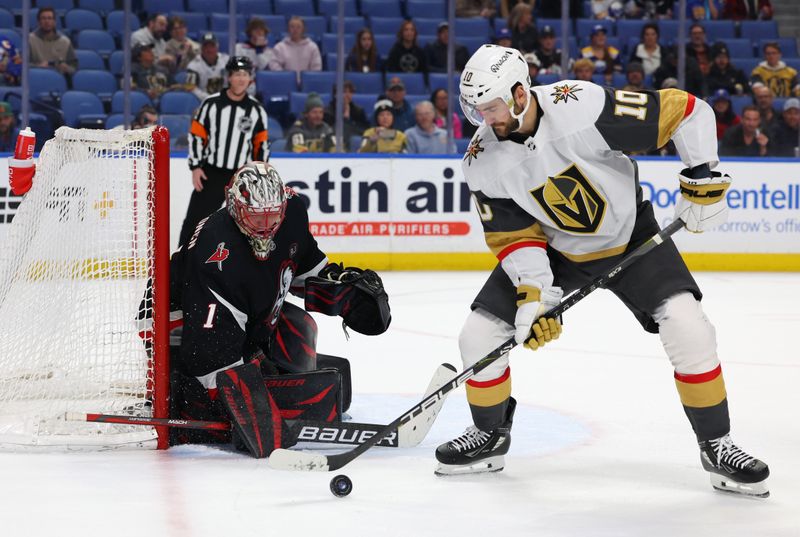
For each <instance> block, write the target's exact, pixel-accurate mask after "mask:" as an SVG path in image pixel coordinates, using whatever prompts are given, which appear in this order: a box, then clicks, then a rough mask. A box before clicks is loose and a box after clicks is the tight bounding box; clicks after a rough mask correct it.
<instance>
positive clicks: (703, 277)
mask: <svg viewBox="0 0 800 537" xmlns="http://www.w3.org/2000/svg"><path fill="white" fill-rule="evenodd" d="M696 276H697V279H698V282H699V283H700V286H701V288H702V289H703V291H704V293H705V299H704V308H705V311H706V313H707V314H708V316H709V318H710V319H711V320H712V322H713V323H714V324H715V325H716V327H717V337H718V340H719V353H720V358H721V359H722V362H723V370H724V372H725V380H726V384H727V388H728V395H729V402H730V409H731V415H732V420H733V432H732V434H733V438H734V440H735V441H736V442H737V443H738V444H740V445H741V446H742V447H744V448H745V449H746V450H748V451H749V452H751V453H752V454H754V455H756V456H758V457H761V458H763V459H764V460H765V461H766V462H768V463H769V465H770V467H771V470H772V474H773V475H772V477H771V478H770V481H769V483H770V489H771V492H772V496H771V497H770V498H769V499H767V500H764V501H762V500H751V499H745V498H739V497H733V496H730V495H726V494H722V493H718V492H714V491H713V490H712V489H711V486H710V484H709V481H708V477H707V475H706V474H705V472H703V471H702V469H701V467H700V461H699V456H698V451H697V448H696V447H695V444H694V440H693V435H692V434H691V432H690V428H689V424H688V422H687V420H686V418H685V416H684V415H683V410H682V408H681V405H680V403H679V400H678V396H677V393H676V390H675V387H674V382H673V379H672V368H671V367H670V365H669V362H668V360H667V359H666V357H664V355H663V352H662V350H661V345H660V342H659V339H658V337H657V336H653V335H650V334H647V333H645V332H643V331H641V330H640V328H639V326H638V324H637V323H636V321H635V320H634V318H633V316H632V315H631V314H630V313H628V312H627V310H625V308H624V307H623V306H622V305H621V304H619V303H618V302H617V301H616V299H615V298H614V297H613V295H611V294H610V293H608V292H606V291H598V292H596V293H595V294H594V295H592V296H590V297H589V298H587V299H586V300H584V301H583V302H581V303H580V304H579V305H577V306H576V307H574V308H573V309H572V310H571V311H570V312H569V313H568V314H567V315H566V317H565V326H564V334H563V335H562V338H561V339H560V340H559V341H557V342H556V343H555V344H553V345H548V347H547V348H545V349H544V350H543V351H539V352H536V353H531V352H527V351H523V350H515V351H514V352H513V353H512V360H511V362H512V371H513V383H514V388H513V392H514V395H515V396H516V397H517V399H518V400H519V402H520V406H519V408H518V409H517V414H516V419H515V424H514V431H513V444H512V447H511V453H510V454H509V456H508V457H507V466H506V469H505V470H504V471H503V472H500V473H498V474H485V475H481V476H462V477H451V478H437V477H435V476H434V475H433V468H434V466H435V460H434V457H433V450H434V448H435V446H436V445H437V444H438V443H439V442H441V441H444V440H447V439H449V438H451V437H453V436H455V435H458V434H460V433H461V432H462V431H463V429H464V427H465V426H466V425H467V424H468V411H467V408H466V402H465V398H464V395H463V390H459V391H457V392H455V393H454V394H453V395H452V396H451V397H450V399H448V401H447V403H446V404H445V406H444V409H443V411H442V413H441V415H440V416H439V419H438V421H437V423H436V424H435V425H434V427H433V429H432V431H431V434H430V435H429V437H428V438H427V439H426V440H425V441H424V442H423V443H422V445H421V446H419V447H417V448H414V449H406V450H391V449H381V448H374V449H373V450H371V451H369V452H367V453H366V454H365V455H364V456H363V457H361V458H359V459H357V460H356V461H354V462H353V463H352V464H350V465H349V466H346V467H345V468H344V469H343V471H342V472H340V473H346V474H347V475H349V476H350V477H351V478H352V479H353V484H354V490H353V493H352V494H351V495H350V496H348V497H347V498H344V499H337V498H335V497H334V496H333V495H332V494H331V493H330V492H329V490H328V483H329V481H330V479H331V478H332V477H333V475H334V474H326V473H292V472H279V471H275V470H271V469H269V468H268V467H267V465H266V463H265V462H264V461H258V460H254V459H251V458H249V457H247V456H244V455H240V454H237V453H231V452H227V451H223V450H219V449H214V448H210V447H204V446H191V447H181V448H176V449H172V450H169V451H166V452H154V451H125V452H106V453H74V454H30V455H28V454H9V453H2V454H0V476H1V478H2V486H0V535H1V536H3V537H16V536H46V537H51V536H59V537H64V536H81V537H93V536H98V537H108V536H114V537H123V536H134V535H135V536H144V535H148V536H169V537H204V536H209V537H212V536H213V537H219V536H232V537H246V536H259V537H262V536H263V537H267V536H269V537H295V536H305V535H309V536H310V535H313V536H319V535H326V536H331V537H332V536H343V535H351V536H356V537H358V536H362V535H380V536H381V537H389V536H395V535H396V536H403V537H415V536H428V535H430V536H437V537H438V536H454V537H461V536H473V535H491V536H492V537H512V536H513V537H515V536H521V535H524V536H528V535H532V536H533V535H535V536H537V537H538V536H543V537H546V536H580V537H587V536H613V537H617V536H631V537H656V536H664V537H667V536H669V537H674V536H681V537H695V536H706V535H725V536H726V537H734V536H742V537H767V536H786V537H789V536H797V535H800V461H799V460H798V458H799V457H800V455H798V454H800V426H798V416H797V414H798V411H800V389H798V387H799V386H800V351H799V350H798V345H797V343H796V341H797V331H798V330H799V329H800V313H798V308H797V304H798V303H800V275H795V274H729V273H725V274H721V273H699V274H697V275H696ZM484 278H485V274H483V273H478V272H468V273H413V272H409V273H388V274H385V275H384V279H385V282H386V286H387V288H388V290H389V294H390V297H391V304H392V315H393V321H392V327H391V329H390V330H389V332H388V333H387V334H385V335H383V336H380V337H377V338H369V337H366V336H361V335H359V334H354V333H352V332H351V338H350V340H349V341H346V340H345V338H344V336H343V334H342V332H341V329H340V323H339V322H337V320H336V319H328V318H324V317H322V318H321V317H318V321H319V324H320V337H319V345H318V347H319V349H320V351H322V352H326V353H329V354H339V355H342V356H347V357H348V358H350V359H351V360H352V363H353V377H354V378H353V383H354V391H355V395H354V402H353V407H352V411H351V414H352V415H353V417H354V419H356V420H358V421H377V422H386V421H389V420H391V419H393V418H394V417H396V416H397V415H398V414H399V413H400V412H402V411H404V410H405V409H406V408H408V407H410V406H412V405H413V404H414V403H415V402H416V401H417V399H418V397H419V395H420V394H421V393H422V391H423V390H424V389H425V386H426V385H427V382H428V380H429V379H430V375H431V374H432V373H433V370H434V368H435V366H436V365H437V364H439V363H441V362H445V361H447V362H450V363H453V364H454V365H456V366H457V367H458V369H459V370H460V369H461V364H460V360H459V357H458V350H457V342H456V338H457V334H458V330H459V328H460V325H461V323H462V321H463V319H464V317H465V315H466V312H467V310H468V306H469V302H470V300H471V299H472V297H473V296H474V294H475V293H476V291H477V290H478V288H479V287H480V285H481V284H482V282H483V279H484Z"/></svg>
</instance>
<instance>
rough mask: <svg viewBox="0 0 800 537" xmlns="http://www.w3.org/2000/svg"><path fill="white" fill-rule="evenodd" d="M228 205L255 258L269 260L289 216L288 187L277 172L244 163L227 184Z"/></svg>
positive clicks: (264, 164)
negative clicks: (281, 226) (278, 233)
mask: <svg viewBox="0 0 800 537" xmlns="http://www.w3.org/2000/svg"><path fill="white" fill-rule="evenodd" d="M225 203H226V206H227V208H228V213H229V214H230V215H231V217H232V218H233V219H234V221H235V222H236V225H237V226H239V229H240V230H241V232H242V233H244V234H245V235H247V238H248V240H249V241H250V246H252V247H253V252H254V253H255V255H256V258H257V259H259V260H261V261H263V260H265V259H267V257H268V256H269V253H270V251H272V250H274V249H275V243H274V242H273V241H272V239H273V237H274V236H275V234H276V233H277V232H278V228H279V227H280V225H281V222H283V217H284V215H285V214H286V188H285V187H284V186H283V181H282V180H281V176H280V175H278V171H277V170H276V169H275V168H273V167H272V165H271V164H268V163H266V162H251V163H249V164H245V165H244V166H242V167H241V168H239V169H238V170H237V171H236V173H235V174H234V175H233V178H232V179H231V182H230V183H229V184H228V188H227V191H226V199H225Z"/></svg>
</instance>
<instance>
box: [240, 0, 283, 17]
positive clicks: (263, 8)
mask: <svg viewBox="0 0 800 537" xmlns="http://www.w3.org/2000/svg"><path fill="white" fill-rule="evenodd" d="M236 9H237V10H238V12H239V13H241V14H242V15H245V16H250V15H272V14H273V13H274V11H272V2H268V1H266V0H238V1H237V2H236Z"/></svg>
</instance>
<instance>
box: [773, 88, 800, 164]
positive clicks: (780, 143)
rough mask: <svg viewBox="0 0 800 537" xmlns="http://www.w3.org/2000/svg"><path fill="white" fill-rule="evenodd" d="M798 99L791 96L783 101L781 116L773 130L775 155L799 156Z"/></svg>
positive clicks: (799, 101)
mask: <svg viewBox="0 0 800 537" xmlns="http://www.w3.org/2000/svg"><path fill="white" fill-rule="evenodd" d="M798 127H800V99H797V98H795V97H792V98H791V99H786V102H785V103H783V116H782V117H781V121H780V122H779V123H778V128H777V129H776V130H775V134H774V138H773V140H774V141H775V156H778V157H800V150H798V144H800V138H798V137H799V136H800V132H798Z"/></svg>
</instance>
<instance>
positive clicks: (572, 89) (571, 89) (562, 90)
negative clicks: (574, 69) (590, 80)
mask: <svg viewBox="0 0 800 537" xmlns="http://www.w3.org/2000/svg"><path fill="white" fill-rule="evenodd" d="M579 91H583V88H579V87H578V85H577V84H573V85H571V86H570V85H569V84H564V85H561V86H553V93H551V94H550V97H555V99H554V100H553V104H558V103H560V102H561V101H564V103H566V102H567V101H569V100H570V99H575V100H576V101H577V100H578V96H577V95H575V94H576V93H577V92H579Z"/></svg>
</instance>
